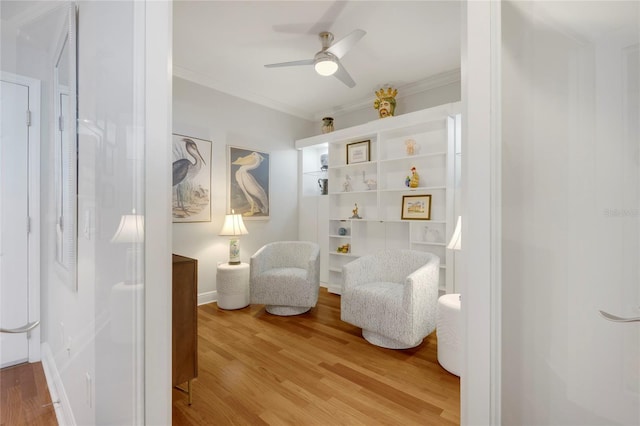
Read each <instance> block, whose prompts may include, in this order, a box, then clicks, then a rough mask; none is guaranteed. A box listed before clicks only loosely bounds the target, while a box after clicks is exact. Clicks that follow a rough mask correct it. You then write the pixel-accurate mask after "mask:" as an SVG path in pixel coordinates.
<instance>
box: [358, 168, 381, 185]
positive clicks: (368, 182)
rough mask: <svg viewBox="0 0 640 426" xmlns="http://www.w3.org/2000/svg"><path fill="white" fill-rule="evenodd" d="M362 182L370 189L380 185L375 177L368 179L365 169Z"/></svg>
mask: <svg viewBox="0 0 640 426" xmlns="http://www.w3.org/2000/svg"><path fill="white" fill-rule="evenodd" d="M362 182H363V183H364V184H365V185H367V189H369V190H374V189H376V188H377V186H378V182H377V181H376V180H375V179H371V178H369V179H366V177H365V175H364V170H363V171H362Z"/></svg>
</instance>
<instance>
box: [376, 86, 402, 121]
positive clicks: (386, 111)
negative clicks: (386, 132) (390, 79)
mask: <svg viewBox="0 0 640 426" xmlns="http://www.w3.org/2000/svg"><path fill="white" fill-rule="evenodd" d="M397 94H398V90H397V89H394V88H392V87H388V88H387V89H386V90H385V89H384V88H382V89H380V90H377V91H376V97H377V99H376V100H375V101H374V102H373V107H374V108H375V109H377V110H378V115H379V116H380V118H385V117H393V113H394V112H395V110H396V95H397Z"/></svg>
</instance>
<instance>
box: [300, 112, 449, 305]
mask: <svg viewBox="0 0 640 426" xmlns="http://www.w3.org/2000/svg"><path fill="white" fill-rule="evenodd" d="M459 112H460V104H459V103H454V104H446V105H442V106H438V107H434V108H430V109H426V110H422V111H417V112H414V113H409V114H404V115H401V116H397V117H389V118H384V119H379V120H376V121H372V122H369V123H366V124H363V125H359V126H355V127H351V128H348V129H342V130H337V131H334V132H332V133H327V134H323V135H318V136H313V137H310V138H306V139H300V140H298V141H296V147H297V148H299V149H300V150H301V158H302V161H301V164H302V166H301V170H300V172H301V190H300V191H301V204H302V205H303V206H304V207H303V208H301V209H300V234H301V235H300V237H301V239H312V240H314V241H317V242H318V243H320V246H321V250H322V251H323V254H322V255H321V269H322V273H321V281H322V282H323V283H324V285H326V286H327V287H328V288H329V291H331V292H334V293H340V289H341V285H342V266H343V265H345V264H346V263H348V262H350V261H352V260H354V259H355V258H357V257H359V256H362V255H364V254H368V253H373V252H375V251H377V250H381V249H412V250H421V251H428V252H432V253H434V254H436V255H438V256H439V257H440V262H441V267H440V284H439V286H440V290H441V291H442V292H447V293H451V292H454V291H455V282H454V274H453V265H452V263H453V259H454V257H453V254H452V253H451V251H450V250H447V248H446V242H447V241H448V239H449V238H450V236H451V234H452V232H453V228H454V225H455V217H457V212H455V207H456V203H455V199H456V194H455V191H456V187H457V181H456V180H457V179H458V178H459V173H457V172H456V167H459V164H458V163H459V161H457V160H456V158H457V156H456V146H459V143H458V144H456V141H458V142H459V139H460V134H459V133H460V125H459V120H460V115H459ZM409 140H412V141H414V142H413V143H414V144H415V145H414V151H413V153H410V152H408V150H407V143H408V142H407V141H409ZM409 143H411V142H409ZM352 144H356V145H352ZM348 146H350V149H351V148H353V147H354V146H355V147H358V149H360V150H362V149H363V147H366V149H365V151H366V153H367V155H366V156H364V157H363V156H359V158H358V161H357V162H353V161H349V159H348V158H351V157H349V156H348V148H347V147H348ZM365 151H360V152H358V154H362V153H363V152H365ZM352 153H353V151H352ZM322 154H328V159H329V164H328V169H327V170H326V171H322V172H321V173H322V176H321V177H316V174H317V173H318V171H317V170H314V167H315V168H318V169H319V167H320V166H319V165H320V160H319V158H320V155H322ZM352 159H353V158H352ZM412 167H415V168H416V171H417V173H418V174H419V176H420V180H419V185H418V187H416V188H409V187H407V186H406V184H405V180H406V178H407V176H408V175H410V174H411V168H412ZM318 178H326V179H328V194H327V195H321V193H320V188H319V185H318V182H317V179H318ZM405 195H430V196H431V214H430V219H429V220H407V219H403V218H402V202H403V196H405ZM356 205H357V213H358V216H360V218H354V217H353V216H354V210H355V208H356ZM346 245H348V252H345V246H346Z"/></svg>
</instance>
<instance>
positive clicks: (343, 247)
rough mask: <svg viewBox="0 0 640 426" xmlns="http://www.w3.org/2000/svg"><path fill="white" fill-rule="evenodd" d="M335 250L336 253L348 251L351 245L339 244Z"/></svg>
mask: <svg viewBox="0 0 640 426" xmlns="http://www.w3.org/2000/svg"><path fill="white" fill-rule="evenodd" d="M336 251H337V252H338V253H349V251H351V245H350V244H343V245H341V246H338V248H337V250H336Z"/></svg>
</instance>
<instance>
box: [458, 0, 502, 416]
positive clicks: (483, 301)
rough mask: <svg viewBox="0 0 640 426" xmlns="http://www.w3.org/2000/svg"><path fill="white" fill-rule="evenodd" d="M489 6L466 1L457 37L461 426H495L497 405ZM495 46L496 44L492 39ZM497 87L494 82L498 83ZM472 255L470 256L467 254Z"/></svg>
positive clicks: (492, 83) (490, 11)
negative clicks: (459, 74) (461, 237)
mask: <svg viewBox="0 0 640 426" xmlns="http://www.w3.org/2000/svg"><path fill="white" fill-rule="evenodd" d="M494 3H495V4H496V5H497V6H498V7H499V2H494V1H490V2H489V1H482V2H480V1H477V2H476V1H471V2H464V5H463V19H464V21H465V22H463V36H462V100H463V105H464V110H463V111H464V112H463V114H462V120H463V130H462V143H463V146H462V152H464V155H463V156H462V185H461V188H462V199H461V201H462V216H463V219H464V220H463V221H462V234H463V235H464V245H463V247H462V250H460V257H459V261H461V262H462V265H463V267H462V270H461V272H462V274H461V275H462V277H461V280H460V283H457V284H460V287H459V288H460V292H461V294H462V306H461V314H462V318H463V324H464V326H463V327H464V330H463V339H462V340H463V351H464V356H463V363H462V364H463V365H462V369H461V370H462V371H461V375H460V403H461V413H460V416H461V424H463V425H489V424H496V423H495V422H496V420H498V419H495V418H492V415H493V414H494V412H495V409H496V407H497V406H496V401H497V400H499V398H500V395H499V389H495V388H494V387H493V385H494V384H495V383H494V381H495V372H494V371H492V367H493V365H492V361H493V359H492V354H491V350H492V347H493V344H494V343H493V342H492V338H493V337H494V336H493V333H492V331H493V329H492V324H491V319H492V314H493V312H494V310H495V309H496V307H495V306H492V303H493V297H494V294H493V293H492V290H493V289H492V283H493V282H492V279H493V278H494V277H492V272H493V262H495V261H496V259H495V258H496V253H495V251H494V250H495V247H494V246H493V242H494V238H493V237H494V232H495V229H492V225H493V221H492V213H494V212H492V209H494V203H495V198H494V197H495V194H494V193H492V190H493V189H494V187H493V182H494V179H495V175H493V176H492V174H491V172H492V164H491V161H493V160H494V158H493V155H492V154H493V150H492V143H493V141H492V139H491V138H492V136H493V131H494V130H495V129H496V127H495V125H494V122H493V121H492V119H493V118H494V117H495V115H494V113H495V111H492V107H493V106H494V105H493V103H492V101H493V100H494V99H495V98H494V97H493V96H492V95H494V94H495V93H494V91H495V89H496V87H494V86H495V83H496V80H495V77H496V75H495V74H493V73H492V71H494V70H493V69H492V65H495V63H493V62H492V60H491V59H492V57H491V54H492V50H495V46H494V45H493V44H492V36H494V35H495V33H493V32H492V25H499V22H498V23H492V22H491V19H492V18H495V15H494V14H493V10H492V9H493V5H494ZM495 41H496V42H499V40H495ZM498 47H499V45H498ZM498 83H499V81H498ZM470 253H473V255H468V254H470Z"/></svg>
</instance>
